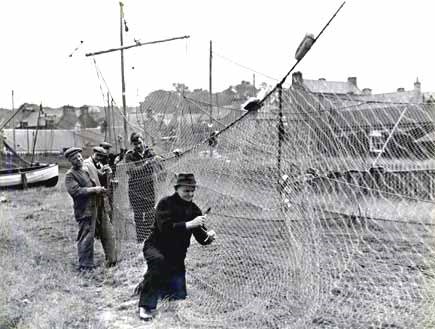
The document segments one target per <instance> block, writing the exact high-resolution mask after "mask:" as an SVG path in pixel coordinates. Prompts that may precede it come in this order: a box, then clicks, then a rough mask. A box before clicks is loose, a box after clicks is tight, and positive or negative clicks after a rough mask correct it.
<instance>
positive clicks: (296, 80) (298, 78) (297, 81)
mask: <svg viewBox="0 0 435 329" xmlns="http://www.w3.org/2000/svg"><path fill="white" fill-rule="evenodd" d="M303 82H304V79H303V78H302V72H300V71H298V72H295V73H293V74H292V85H302V84H303Z"/></svg>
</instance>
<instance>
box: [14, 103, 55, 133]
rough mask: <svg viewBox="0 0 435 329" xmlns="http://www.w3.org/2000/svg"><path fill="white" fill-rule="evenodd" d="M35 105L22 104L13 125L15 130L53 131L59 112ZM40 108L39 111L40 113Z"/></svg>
mask: <svg viewBox="0 0 435 329" xmlns="http://www.w3.org/2000/svg"><path fill="white" fill-rule="evenodd" d="M41 107H42V105H37V104H29V103H24V104H22V105H21V106H20V107H19V108H18V110H17V111H19V112H18V114H17V116H16V117H15V118H14V121H13V124H12V125H14V127H15V129H34V128H36V127H38V128H39V129H54V128H55V125H56V121H57V120H58V118H59V117H60V115H59V114H60V111H59V110H58V109H53V108H49V107H42V108H41ZM40 108H41V111H40Z"/></svg>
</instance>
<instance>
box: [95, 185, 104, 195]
mask: <svg viewBox="0 0 435 329" xmlns="http://www.w3.org/2000/svg"><path fill="white" fill-rule="evenodd" d="M94 189H95V192H96V193H97V194H104V193H106V192H107V190H106V188H105V187H103V186H95V187H94Z"/></svg>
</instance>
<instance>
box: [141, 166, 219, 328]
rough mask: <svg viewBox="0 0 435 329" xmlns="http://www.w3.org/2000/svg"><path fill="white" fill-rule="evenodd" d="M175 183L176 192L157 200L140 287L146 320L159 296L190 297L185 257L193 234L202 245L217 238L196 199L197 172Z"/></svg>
mask: <svg viewBox="0 0 435 329" xmlns="http://www.w3.org/2000/svg"><path fill="white" fill-rule="evenodd" d="M174 187H175V193H174V194H172V195H171V196H167V197H164V198H163V199H161V200H160V201H159V203H158V204H157V209H156V217H155V222H154V226H153V230H152V233H151V235H150V236H149V238H148V239H147V240H146V241H145V244H144V248H143V252H144V256H145V259H146V261H147V265H148V268H147V272H146V273H145V276H144V279H143V282H142V284H141V287H140V299H139V317H140V318H141V319H143V320H150V319H152V318H153V316H154V314H155V310H156V307H157V302H158V299H159V298H168V299H169V300H178V299H185V298H186V296H187V291H186V267H185V264H184V260H185V258H186V253H187V249H188V248H189V245H190V238H191V236H192V234H193V236H194V237H195V239H196V240H197V241H198V242H199V243H200V244H202V245H207V244H210V243H211V242H213V241H214V239H215V233H214V231H213V230H210V231H207V230H206V228H205V226H204V223H205V220H206V215H204V216H203V215H202V212H201V210H200V209H199V207H198V206H197V205H196V204H195V203H194V202H193V201H192V200H193V196H194V193H195V188H196V181H195V177H194V175H193V174H179V175H178V176H177V181H176V183H175V186H174Z"/></svg>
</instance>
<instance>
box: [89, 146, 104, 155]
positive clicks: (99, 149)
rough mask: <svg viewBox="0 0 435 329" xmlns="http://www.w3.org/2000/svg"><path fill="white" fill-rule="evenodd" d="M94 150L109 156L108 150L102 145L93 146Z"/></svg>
mask: <svg viewBox="0 0 435 329" xmlns="http://www.w3.org/2000/svg"><path fill="white" fill-rule="evenodd" d="M92 150H93V151H94V153H96V154H99V155H103V156H107V152H106V150H105V149H103V148H102V147H101V146H94V147H93V148H92Z"/></svg>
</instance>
